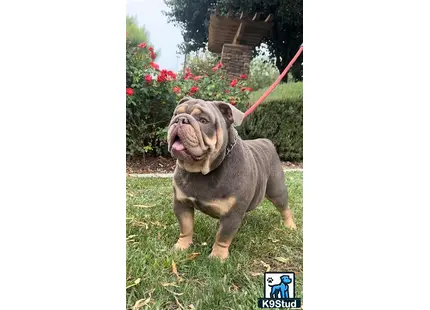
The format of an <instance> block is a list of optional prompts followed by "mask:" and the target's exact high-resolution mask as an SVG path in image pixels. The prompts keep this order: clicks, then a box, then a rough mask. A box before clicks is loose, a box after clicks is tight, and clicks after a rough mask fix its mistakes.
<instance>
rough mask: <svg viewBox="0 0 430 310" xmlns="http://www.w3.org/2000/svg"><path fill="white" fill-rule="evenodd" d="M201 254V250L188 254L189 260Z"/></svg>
mask: <svg viewBox="0 0 430 310" xmlns="http://www.w3.org/2000/svg"><path fill="white" fill-rule="evenodd" d="M200 254H201V253H199V252H196V253H191V254H188V255H187V259H188V260H193V259H195V258H196V257H199V256H200Z"/></svg>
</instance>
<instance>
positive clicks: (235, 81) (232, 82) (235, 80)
mask: <svg viewBox="0 0 430 310" xmlns="http://www.w3.org/2000/svg"><path fill="white" fill-rule="evenodd" d="M236 84H237V79H234V80H233V81H231V83H230V86H231V87H235V86H236Z"/></svg>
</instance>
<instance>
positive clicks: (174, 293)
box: [164, 287, 184, 296]
mask: <svg viewBox="0 0 430 310" xmlns="http://www.w3.org/2000/svg"><path fill="white" fill-rule="evenodd" d="M164 289H165V290H166V291H168V292H169V293H171V294H173V295H175V296H181V295H184V293H176V292H173V291H171V290H169V289H167V288H165V287H164Z"/></svg>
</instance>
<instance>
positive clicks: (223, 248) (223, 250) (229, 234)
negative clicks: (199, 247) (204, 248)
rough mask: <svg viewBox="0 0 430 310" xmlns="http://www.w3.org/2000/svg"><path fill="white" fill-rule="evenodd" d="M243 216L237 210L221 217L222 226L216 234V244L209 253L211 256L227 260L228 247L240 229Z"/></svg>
mask: <svg viewBox="0 0 430 310" xmlns="http://www.w3.org/2000/svg"><path fill="white" fill-rule="evenodd" d="M242 218H243V216H241V215H239V214H238V213H236V212H232V213H229V214H227V215H225V216H223V217H221V218H220V226H219V229H218V232H217V234H216V239H215V244H214V245H213V247H212V252H211V254H210V255H209V257H211V258H219V259H221V260H225V259H226V258H227V257H228V249H229V247H230V244H231V242H232V240H233V238H234V236H235V234H236V232H237V231H238V229H239V227H240V224H241V222H242Z"/></svg>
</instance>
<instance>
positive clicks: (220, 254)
mask: <svg viewBox="0 0 430 310" xmlns="http://www.w3.org/2000/svg"><path fill="white" fill-rule="evenodd" d="M209 258H215V259H219V260H221V261H225V260H226V259H227V258H228V248H222V247H218V246H214V247H213V249H212V252H211V254H209Z"/></svg>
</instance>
